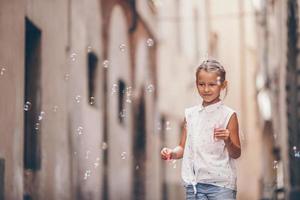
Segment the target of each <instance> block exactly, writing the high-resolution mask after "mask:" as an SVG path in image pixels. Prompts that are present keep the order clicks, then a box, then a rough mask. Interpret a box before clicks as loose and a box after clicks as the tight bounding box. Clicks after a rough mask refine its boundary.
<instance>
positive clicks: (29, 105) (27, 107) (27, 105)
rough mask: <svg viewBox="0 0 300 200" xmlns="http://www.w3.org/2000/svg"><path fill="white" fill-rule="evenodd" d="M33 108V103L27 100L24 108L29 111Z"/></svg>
mask: <svg viewBox="0 0 300 200" xmlns="http://www.w3.org/2000/svg"><path fill="white" fill-rule="evenodd" d="M30 109H31V103H30V102H29V101H26V103H25V105H24V110H25V111H28V110H30Z"/></svg>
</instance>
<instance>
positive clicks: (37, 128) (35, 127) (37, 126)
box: [34, 122, 40, 131]
mask: <svg viewBox="0 0 300 200" xmlns="http://www.w3.org/2000/svg"><path fill="white" fill-rule="evenodd" d="M34 129H35V130H37V131H38V130H39V129H40V123H38V122H37V123H35V126H34Z"/></svg>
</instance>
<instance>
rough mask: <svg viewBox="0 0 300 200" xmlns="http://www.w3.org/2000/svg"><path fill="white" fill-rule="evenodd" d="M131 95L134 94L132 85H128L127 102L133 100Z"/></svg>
mask: <svg viewBox="0 0 300 200" xmlns="http://www.w3.org/2000/svg"><path fill="white" fill-rule="evenodd" d="M131 95H132V87H127V88H126V102H127V103H131V102H132V101H131V99H130V97H131Z"/></svg>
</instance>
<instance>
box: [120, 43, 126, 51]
mask: <svg viewBox="0 0 300 200" xmlns="http://www.w3.org/2000/svg"><path fill="white" fill-rule="evenodd" d="M119 48H120V51H122V52H124V51H125V49H126V45H125V44H120V46H119Z"/></svg>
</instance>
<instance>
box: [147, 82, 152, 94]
mask: <svg viewBox="0 0 300 200" xmlns="http://www.w3.org/2000/svg"><path fill="white" fill-rule="evenodd" d="M147 91H148V92H150V93H151V92H153V91H154V86H153V85H152V84H150V85H148V86H147Z"/></svg>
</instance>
